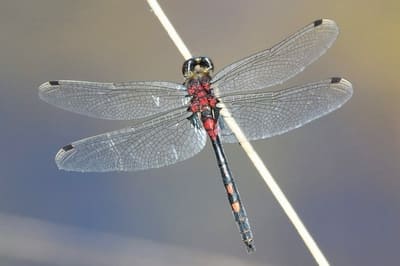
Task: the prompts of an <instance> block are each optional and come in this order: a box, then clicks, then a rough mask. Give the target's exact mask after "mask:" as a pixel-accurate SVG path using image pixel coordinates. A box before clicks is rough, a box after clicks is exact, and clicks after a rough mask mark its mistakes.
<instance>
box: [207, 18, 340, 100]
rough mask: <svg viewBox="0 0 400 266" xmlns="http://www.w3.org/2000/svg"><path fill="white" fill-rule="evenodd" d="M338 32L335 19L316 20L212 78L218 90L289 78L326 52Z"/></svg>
mask: <svg viewBox="0 0 400 266" xmlns="http://www.w3.org/2000/svg"><path fill="white" fill-rule="evenodd" d="M338 33H339V29H338V27H337V26H336V23H335V22H334V21H332V20H329V19H320V20H316V21H314V23H312V24H309V25H308V26H306V27H304V28H303V29H301V30H300V31H298V32H296V33H295V34H293V35H292V36H290V37H289V38H287V39H286V40H284V41H282V42H280V43H278V44H277V45H275V46H274V47H272V48H271V49H268V50H264V51H261V52H259V53H256V54H254V55H252V56H249V57H247V58H244V59H242V60H240V61H237V62H235V63H233V64H231V65H229V66H227V67H225V68H224V69H222V70H221V71H220V72H218V73H217V74H216V75H215V77H214V78H213V80H212V83H213V84H214V88H215V91H216V94H217V95H225V94H226V93H232V92H239V91H244V90H248V91H250V90H258V89H261V88H267V87H270V86H272V85H276V84H279V83H282V82H284V81H286V80H288V79H289V78H291V77H293V76H294V75H296V74H298V73H299V72H301V71H303V69H304V68H305V67H306V66H308V65H309V64H311V63H312V62H314V61H315V60H316V59H317V58H318V57H320V56H321V55H322V54H323V53H325V51H326V50H327V49H328V48H329V47H330V46H331V45H332V43H333V42H334V41H335V39H336V37H337V35H338Z"/></svg>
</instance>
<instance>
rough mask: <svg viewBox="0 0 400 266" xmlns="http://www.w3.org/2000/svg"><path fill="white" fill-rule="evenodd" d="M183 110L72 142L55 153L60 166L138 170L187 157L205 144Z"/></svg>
mask: <svg viewBox="0 0 400 266" xmlns="http://www.w3.org/2000/svg"><path fill="white" fill-rule="evenodd" d="M189 115H190V113H188V112H187V111H186V110H175V111H173V112H171V113H166V114H163V115H161V116H159V117H157V118H155V119H152V120H149V121H146V122H145V123H142V124H138V125H137V126H134V127H130V128H125V129H121V130H117V131H113V132H109V133H105V134H101V135H98V136H93V137H90V138H86V139H82V140H78V141H75V142H73V143H71V144H69V145H67V146H65V147H63V148H62V149H61V150H60V151H59V152H58V153H57V155H56V158H55V160H56V163H57V165H58V167H59V168H60V169H64V170H70V171H81V172H106V171H137V170H144V169H149V168H159V167H163V166H166V165H170V164H174V163H176V162H179V161H183V160H186V159H188V158H190V157H192V156H194V155H195V154H197V153H198V152H200V151H201V150H202V149H203V147H204V146H205V144H206V133H205V131H204V129H203V128H201V129H198V128H194V127H193V126H192V124H191V122H190V121H189V120H188V119H187V117H188V116H189Z"/></svg>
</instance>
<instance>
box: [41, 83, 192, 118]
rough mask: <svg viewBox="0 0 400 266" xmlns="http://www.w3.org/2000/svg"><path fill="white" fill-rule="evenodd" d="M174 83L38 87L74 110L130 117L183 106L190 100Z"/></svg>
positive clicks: (46, 96)
mask: <svg viewBox="0 0 400 266" xmlns="http://www.w3.org/2000/svg"><path fill="white" fill-rule="evenodd" d="M185 95H187V93H186V88H185V87H184V86H183V85H181V84H177V83H172V82H158V81H133V82H116V83H99V82H88V81H72V80H59V81H49V82H46V83H44V84H42V85H41V86H40V87H39V97H40V98H41V99H42V100H44V101H45V102H48V103H50V104H53V105H55V106H58V107H60V108H62V109H65V110H68V111H72V112H75V113H79V114H83V115H87V116H91V117H97V118H104V119H113V120H133V119H139V118H144V117H147V116H151V115H154V114H157V113H160V112H165V111H168V110H173V109H175V108H177V107H180V106H185V105H187V103H188V102H189V100H190V99H188V97H185Z"/></svg>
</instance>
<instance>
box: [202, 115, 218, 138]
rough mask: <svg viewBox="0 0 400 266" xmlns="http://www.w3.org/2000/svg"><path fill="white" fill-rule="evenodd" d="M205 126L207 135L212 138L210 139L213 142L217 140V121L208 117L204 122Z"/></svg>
mask: <svg viewBox="0 0 400 266" xmlns="http://www.w3.org/2000/svg"><path fill="white" fill-rule="evenodd" d="M203 126H204V129H205V130H206V131H207V134H208V135H209V136H210V138H211V139H212V140H216V139H217V135H218V128H217V123H216V121H215V120H214V119H213V118H211V117H207V118H206V119H204V120H203Z"/></svg>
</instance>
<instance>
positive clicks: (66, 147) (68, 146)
mask: <svg viewBox="0 0 400 266" xmlns="http://www.w3.org/2000/svg"><path fill="white" fill-rule="evenodd" d="M73 148H74V146H72V144H68V145H65V146H64V147H62V148H61V149H62V150H63V151H64V152H67V151H70V150H72V149H73Z"/></svg>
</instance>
